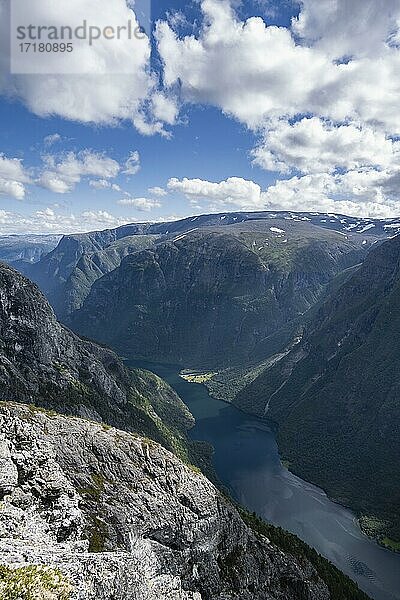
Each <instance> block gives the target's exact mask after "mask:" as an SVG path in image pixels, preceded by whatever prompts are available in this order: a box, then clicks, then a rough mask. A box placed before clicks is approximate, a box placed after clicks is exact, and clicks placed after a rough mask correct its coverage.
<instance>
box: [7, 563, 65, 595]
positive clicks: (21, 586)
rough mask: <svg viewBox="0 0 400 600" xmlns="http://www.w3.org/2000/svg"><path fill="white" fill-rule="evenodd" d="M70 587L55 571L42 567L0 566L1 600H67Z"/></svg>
mask: <svg viewBox="0 0 400 600" xmlns="http://www.w3.org/2000/svg"><path fill="white" fill-rule="evenodd" d="M71 591H72V587H71V585H70V583H69V582H68V581H67V580H66V578H65V577H64V576H63V575H62V573H61V572H60V571H58V570H57V569H53V568H50V567H48V566H44V565H30V566H27V567H19V568H15V569H13V568H9V567H5V566H2V565H0V598H1V599H2V600H69V598H70V594H71Z"/></svg>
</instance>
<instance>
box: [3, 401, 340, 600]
mask: <svg viewBox="0 0 400 600" xmlns="http://www.w3.org/2000/svg"><path fill="white" fill-rule="evenodd" d="M0 498H1V510H0V564H2V565H4V567H0V591H1V589H2V586H3V591H4V590H7V593H8V594H10V596H4V595H3V596H2V597H7V598H8V597H11V598H14V596H12V595H11V594H12V593H13V592H14V588H15V589H16V590H17V587H18V586H19V587H18V590H21V589H22V590H23V589H24V586H27V587H28V588H29V586H30V588H29V589H30V590H33V592H32V593H36V594H37V595H36V596H29V597H35V598H36V597H37V598H46V599H48V600H52V599H54V600H56V599H57V600H66V599H70V600H78V599H79V600H89V599H92V598H93V599H94V598H96V600H109V599H111V598H113V600H153V599H154V600H156V599H160V598H162V599H182V600H183V599H185V600H189V599H192V600H195V599H196V600H201V599H202V598H204V599H213V600H214V599H215V600H217V599H221V600H222V599H228V598H229V599H237V600H239V599H240V600H246V599H249V600H254V599H260V600H261V599H263V600H269V599H270V600H273V599H274V600H275V599H276V600H278V599H280V600H295V599H299V600H300V599H302V600H308V599H309V600H328V599H329V598H330V595H329V592H328V589H327V587H326V586H325V584H324V583H323V582H322V581H321V580H320V579H319V577H318V575H317V573H316V571H315V570H314V568H313V567H312V566H311V565H310V563H308V562H306V561H302V562H301V564H300V562H298V561H296V559H294V558H293V557H288V556H287V555H284V554H283V553H282V552H281V551H280V550H278V548H276V547H275V546H274V545H273V544H272V543H270V542H269V540H268V539H266V538H265V537H262V536H259V535H256V534H255V533H253V532H252V531H251V530H250V529H249V528H248V527H247V526H246V525H245V524H244V523H243V521H242V520H241V518H240V516H239V515H238V513H237V512H236V510H235V509H234V508H233V506H232V505H231V504H230V503H229V502H228V501H227V500H226V499H225V498H224V497H223V496H222V495H221V494H220V493H219V492H218V491H217V489H216V488H215V487H214V486H213V485H212V484H211V483H210V482H209V481H208V480H207V479H206V478H205V477H204V476H203V475H201V474H200V473H198V472H196V471H195V470H194V469H192V468H190V467H187V466H184V465H183V463H182V462H180V461H179V460H178V459H177V458H176V457H175V456H174V455H173V454H171V453H169V452H168V451H166V450H165V449H164V448H162V447H161V446H159V445H158V444H156V443H154V442H152V441H150V440H147V439H144V438H141V437H139V436H136V435H134V434H129V433H126V432H122V431H118V430H116V429H113V428H109V427H107V426H105V425H102V424H99V423H94V422H91V421H87V420H83V419H79V418H75V417H66V416H60V415H56V414H51V413H45V412H43V411H42V410H37V409H35V408H33V407H28V406H24V405H18V404H13V403H3V404H2V405H1V406H0ZM13 582H14V583H13ZM15 582H17V583H15ZM13 585H14V588H12V586H13ZM7 586H8V588H7ZM18 590H17V591H16V592H15V594H16V595H15V597H16V598H17V597H23V598H25V596H24V595H23V593H21V594H20V595H19V592H18ZM26 597H28V596H26Z"/></svg>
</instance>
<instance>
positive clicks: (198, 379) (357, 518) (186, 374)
mask: <svg viewBox="0 0 400 600" xmlns="http://www.w3.org/2000/svg"><path fill="white" fill-rule="evenodd" d="M178 374H179V377H181V379H183V380H184V381H186V382H188V383H193V384H196V385H202V386H204V387H205V389H206V390H207V393H208V395H209V396H210V398H213V399H214V400H216V401H218V402H223V403H224V404H226V405H227V406H234V407H235V408H236V409H237V410H238V411H239V412H241V413H242V414H244V415H247V416H249V417H253V418H256V419H260V420H261V421H264V422H266V423H267V424H268V425H269V426H270V427H271V430H272V431H274V427H273V425H274V424H275V426H276V427H278V425H277V424H276V423H275V422H274V421H272V420H270V419H266V418H263V417H260V416H259V415H255V414H252V413H249V412H247V411H245V410H243V409H242V408H240V407H238V406H236V405H235V404H233V402H229V401H228V400H225V399H223V398H217V397H215V396H214V395H213V394H212V393H211V391H210V388H209V387H208V386H207V382H208V381H211V380H212V378H213V377H214V375H216V374H218V372H217V373H214V372H212V371H201V370H196V369H181V370H180V371H179V373H178ZM278 453H279V446H278ZM279 458H280V461H281V464H282V466H283V467H284V468H285V469H286V470H287V471H289V472H290V473H292V474H293V475H294V476H295V477H298V478H299V479H301V480H302V481H304V482H305V483H309V484H311V485H314V486H315V487H317V488H318V489H320V490H321V491H322V492H324V494H325V495H326V496H327V498H328V499H329V500H330V501H331V502H333V503H334V504H337V505H338V506H341V507H343V508H345V509H346V510H348V511H350V512H351V513H352V514H353V515H354V522H355V523H357V526H358V528H359V530H360V532H361V533H362V535H364V536H365V537H366V538H367V539H369V540H371V541H372V542H374V543H376V544H377V545H378V546H379V547H380V548H382V549H384V550H387V551H388V552H391V553H394V554H400V540H398V541H397V540H392V539H391V538H389V537H388V536H387V535H385V533H384V532H383V533H381V534H376V535H374V534H373V533H369V531H368V523H365V525H363V522H362V521H363V519H364V520H365V521H371V522H376V523H377V524H379V525H382V526H383V525H384V522H383V521H381V520H380V519H379V518H378V517H375V516H372V515H371V516H369V515H358V514H357V512H356V511H355V510H354V508H353V507H352V506H351V505H349V504H346V503H343V502H341V501H340V500H338V499H337V498H335V497H333V496H331V495H330V494H329V493H328V491H327V490H325V489H324V488H323V487H322V486H321V485H320V484H319V483H318V482H316V481H313V480H312V479H305V478H304V477H302V476H301V475H300V474H299V473H297V472H296V468H295V466H294V465H292V463H291V462H290V461H288V460H286V459H285V458H284V457H282V456H281V454H280V453H279ZM383 540H387V543H384V541H383ZM396 546H398V547H396Z"/></svg>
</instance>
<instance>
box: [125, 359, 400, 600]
mask: <svg viewBox="0 0 400 600" xmlns="http://www.w3.org/2000/svg"><path fill="white" fill-rule="evenodd" d="M130 364H131V366H133V367H141V368H146V369H148V370H151V371H153V372H155V373H157V374H158V375H159V376H160V377H163V379H165V380H166V381H168V383H169V384H170V385H171V386H172V387H173V388H174V389H175V390H176V392H177V393H178V394H179V395H180V397H181V398H182V399H183V400H184V402H185V403H186V404H187V406H188V407H189V409H190V411H191V412H192V414H193V415H194V417H195V418H196V426H195V427H194V428H193V429H192V431H191V432H190V435H191V437H192V438H193V439H196V440H206V441H208V442H210V443H211V444H212V445H213V446H214V449H215V454H214V467H215V470H216V472H217V474H218V476H219V478H220V479H221V481H222V482H223V483H224V484H225V485H226V486H227V487H228V488H229V489H230V491H231V493H232V495H233V497H234V498H235V499H236V500H237V501H239V502H240V503H241V504H242V505H243V506H245V507H246V508H247V509H249V510H250V511H255V512H256V513H257V514H259V515H260V516H262V517H264V518H265V519H266V520H267V521H269V522H271V523H273V524H275V525H279V526H281V527H283V528H284V529H286V530H288V531H291V532H292V533H295V534H296V535H298V536H299V537H300V538H301V539H302V540H304V541H305V542H307V543H308V544H309V545H310V546H313V547H314V548H315V549H316V550H317V551H318V552H319V553H320V554H322V555H323V556H325V557H326V558H328V559H329V560H330V561H331V562H332V563H334V564H335V565H336V566H337V567H338V568H339V569H341V570H342V571H343V572H344V573H346V574H347V575H349V576H350V577H351V578H352V579H353V580H355V581H356V582H357V583H358V585H359V586H360V588H361V589H363V590H364V591H365V592H366V593H368V594H369V595H370V596H371V598H373V599H374V600H398V599H400V554H395V553H393V552H390V551H389V550H385V549H384V548H381V547H380V546H378V544H376V543H375V542H373V541H372V540H370V539H368V538H367V537H366V536H365V535H363V533H362V532H361V530H360V528H359V526H358V524H357V522H356V520H355V517H354V515H353V514H352V513H351V511H349V510H347V509H345V508H343V507H342V506H340V505H339V504H336V503H334V502H332V501H331V500H329V498H328V497H327V496H326V494H325V493H324V492H323V491H322V490H321V489H319V488H317V487H315V486H314V485H312V484H310V483H307V482H306V481H303V480H302V479H300V478H299V477H296V476H295V475H293V474H292V473H290V471H288V470H287V469H285V468H284V467H283V466H282V464H281V460H280V457H279V452H278V448H277V444H276V440H275V435H274V433H273V431H272V429H271V428H270V427H269V426H268V424H267V423H266V422H264V421H262V420H261V419H257V418H254V417H251V416H249V415H246V414H244V413H242V412H241V411H239V410H238V409H236V408H235V407H234V406H231V405H229V404H226V403H224V402H221V401H219V400H215V399H214V398H212V397H210V396H209V394H208V392H207V389H206V388H205V387H204V386H202V385H199V384H196V383H189V382H187V381H184V380H183V379H182V378H181V377H179V372H178V368H176V367H171V366H166V365H159V364H153V363H143V362H138V361H134V362H130ZM377 476H379V474H377Z"/></svg>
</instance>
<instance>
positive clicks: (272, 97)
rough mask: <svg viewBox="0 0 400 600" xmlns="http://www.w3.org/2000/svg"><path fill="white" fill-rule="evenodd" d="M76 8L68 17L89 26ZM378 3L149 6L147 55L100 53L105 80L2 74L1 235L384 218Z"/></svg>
mask: <svg viewBox="0 0 400 600" xmlns="http://www.w3.org/2000/svg"><path fill="white" fill-rule="evenodd" d="M42 1H43V3H44V4H43V5H45V4H46V2H48V0H42ZM106 1H107V10H108V11H109V12H108V14H111V11H115V15H116V18H121V17H120V15H121V16H122V15H125V14H128V13H129V14H132V15H133V16H135V15H134V10H135V9H133V11H132V10H131V8H128V7H127V6H126V4H125V0H99V2H100V4H101V3H102V2H106ZM146 1H147V0H140V2H146ZM7 2H9V0H0V8H2V10H5V9H6V5H7ZM88 2H89V0H80V1H79V2H78V0H71V7H70V10H71V11H72V10H73V9H74V3H78V4H77V5H79V7H80V10H81V11H82V16H83V17H85V18H90V16H91V15H90V12H85V10H86V7H85V4H88ZM138 2H139V0H138ZM140 2H139V5H138V4H137V5H136V10H137V11H138V10H139V9H138V6H139V7H140ZM375 4H376V3H374V2H373V0H354V3H353V4H352V8H351V7H350V9H349V3H348V2H345V0H339V1H338V2H336V3H332V2H331V1H330V0H319V1H318V2H317V0H302V2H300V1H299V2H297V1H293V2H292V1H291V0H282V1H276V2H271V1H269V0H252V1H243V2H239V1H234V0H232V1H231V2H229V0H202V1H193V2H190V1H187V2H183V1H181V0H173V2H169V3H168V5H169V6H168V10H167V11H166V10H165V2H161V0H154V1H153V2H152V4H151V11H152V18H153V22H152V29H153V34H154V30H155V23H156V22H159V26H158V29H157V33H156V35H155V36H154V35H152V37H151V40H148V44H149V49H148V52H147V51H146V49H143V48H142V49H141V52H142V50H143V52H142V55H140V56H139V57H138V56H136V57H135V59H134V60H133V59H132V61H131V62H130V60H131V59H130V57H129V56H127V53H126V48H122V47H121V48H118V50H117V51H118V52H119V51H121V56H120V57H118V54H117V51H116V52H115V54H116V56H115V57H111V53H110V52H108V55H107V58H106V63H107V60H108V57H109V56H110V59H109V60H110V64H106V66H107V68H109V75H108V76H105V75H103V74H101V75H98V76H96V75H92V74H90V75H87V74H85V73H82V74H76V75H68V74H64V75H63V74H62V73H60V74H59V75H58V74H56V75H29V76H28V75H14V74H11V73H9V72H7V67H6V69H5V70H4V64H5V62H7V61H5V62H4V61H3V63H0V64H1V67H0V68H1V69H3V72H1V71H0V93H1V96H0V122H1V130H0V233H21V232H28V231H34V232H43V233H44V232H47V231H51V232H53V231H57V232H61V233H66V232H69V231H74V230H87V229H93V228H105V227H107V226H114V225H118V224H120V223H122V222H127V221H138V220H139V221H143V220H163V219H168V218H174V217H179V216H187V215H189V214H199V213H201V212H220V211H225V210H259V209H265V210H278V209H284V210H312V211H315V210H319V211H327V212H341V213H351V214H358V215H360V216H371V217H372V216H374V217H389V216H391V217H392V216H393V217H395V216H397V214H398V212H399V211H398V202H399V200H400V198H399V194H398V189H399V187H400V147H399V142H398V136H399V133H400V116H399V114H398V108H397V107H398V100H399V98H400V76H399V66H400V62H399V42H400V35H399V25H400V8H399V7H398V4H397V2H394V0H393V1H392V0H384V1H383V2H382V3H381V4H382V5H381V6H380V10H379V11H376V7H375V9H374V5H375ZM333 5H335V6H336V9H335V10H333V8H332V7H333ZM88 6H89V4H88ZM99 9H100V7H99ZM374 10H375V12H374ZM87 11H89V9H87ZM126 11H128V13H126ZM335 11H336V12H335ZM39 12H40V11H39ZM67 12H68V11H67V10H66V13H67ZM34 17H35V18H37V19H43V18H44V14H38V15H36V14H35V15H32V19H33V18H34ZM93 18H94V17H93ZM61 19H68V15H67V14H62V15H60V22H61ZM4 23H5V20H4V19H3V25H2V27H5V26H6V25H7V24H6V25H4ZM8 27H10V25H9V24H8ZM338 32H340V35H338ZM0 33H1V32H0ZM366 36H368V40H369V43H368V44H366V42H365V40H366ZM3 39H5V36H3ZM150 43H151V55H150ZM105 48H106V49H107V50H108V49H109V48H110V46H105ZM0 49H1V51H2V53H3V58H7V56H6V55H7V52H8V49H7V48H6V46H5V45H4V44H3V47H1V48H0ZM100 50H102V51H103V49H102V48H100V45H99V46H97V47H96V48H95V47H93V49H91V52H92V55H91V56H90V60H91V61H92V62H91V64H95V62H94V63H93V61H96V60H98V61H99V62H100V59H101V58H102V55H101V56H100ZM122 51H123V52H122ZM96 53H97V54H96ZM343 57H346V61H344V59H343ZM40 58H42V57H40ZM60 60H61V59H60ZM112 60H116V61H118V63H116V62H111V61H112ZM124 61H125V62H124ZM82 62H83V61H82ZM343 62H346V64H341V63H343ZM122 63H124V68H125V67H126V68H127V69H128V71H125V75H123V76H116V75H114V71H115V65H116V64H118V66H119V65H120V64H122ZM125 63H126V64H125ZM83 66H85V65H83ZM91 68H92V67H91ZM377 68H378V69H379V73H378V76H377ZM61 70H62V68H61ZM376 79H377V80H378V84H379V87H378V92H377V86H376V85H375V84H374V80H376ZM129 157H131V160H130V162H129V163H128V166H127V160H128V159H129ZM155 188H157V189H155Z"/></svg>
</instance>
